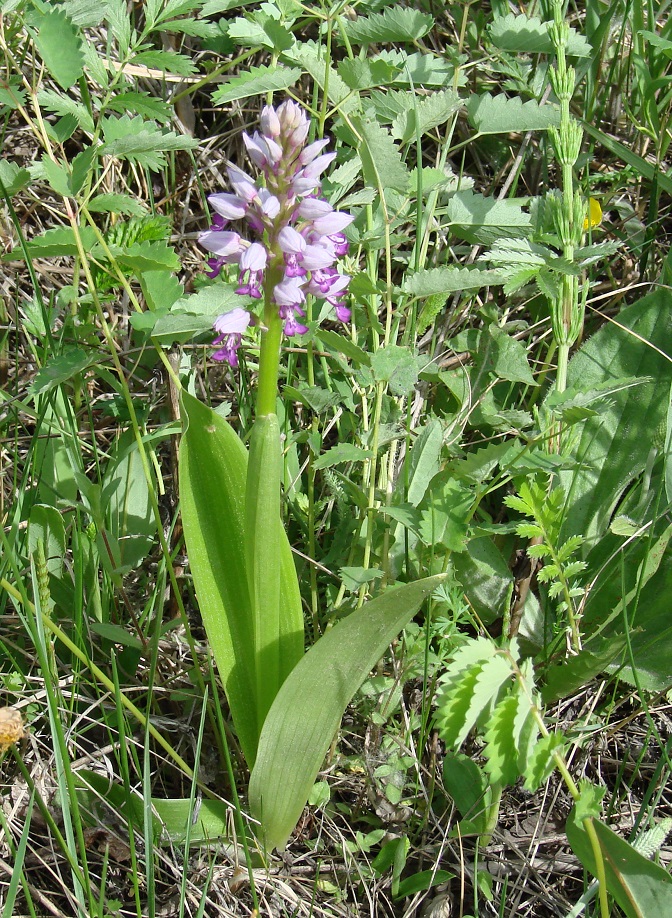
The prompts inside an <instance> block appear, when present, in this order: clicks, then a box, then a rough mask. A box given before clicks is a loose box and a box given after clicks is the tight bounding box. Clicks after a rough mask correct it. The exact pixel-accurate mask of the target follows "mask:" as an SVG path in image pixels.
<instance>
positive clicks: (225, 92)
mask: <svg viewBox="0 0 672 918" xmlns="http://www.w3.org/2000/svg"><path fill="white" fill-rule="evenodd" d="M300 76H301V70H300V69H299V68H298V67H280V66H277V65H276V66H274V67H252V68H251V69H250V70H248V71H245V72H244V73H242V74H240V75H239V76H236V77H233V79H231V80H230V81H229V82H228V83H227V84H226V85H225V86H223V87H222V88H221V89H218V90H217V91H216V92H214V93H213V95H212V101H213V102H214V103H215V105H224V104H226V103H229V102H235V101H237V100H238V99H249V98H250V96H259V95H262V94H264V93H267V92H281V91H284V90H286V89H289V87H290V86H294V85H295V83H296V81H297V80H298V79H299V77H300Z"/></svg>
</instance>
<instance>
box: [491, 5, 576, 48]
mask: <svg viewBox="0 0 672 918" xmlns="http://www.w3.org/2000/svg"><path fill="white" fill-rule="evenodd" d="M549 25H550V23H548V22H542V21H541V19H539V18H537V17H536V16H526V15H525V13H507V15H506V16H496V17H495V20H494V22H493V23H492V25H491V26H490V27H489V29H488V31H489V32H490V38H491V39H492V43H493V45H495V47H497V48H501V49H502V50H503V51H517V52H522V53H523V54H554V53H555V48H554V45H553V42H552V40H551V36H550V35H549V33H548V26H549ZM567 54H569V55H571V56H572V57H591V55H592V54H593V48H592V46H591V45H590V43H589V42H588V41H586V39H585V38H584V37H583V35H580V34H579V33H578V32H577V31H576V29H572V28H570V29H569V39H568V43H567Z"/></svg>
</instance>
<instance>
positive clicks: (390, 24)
mask: <svg viewBox="0 0 672 918" xmlns="http://www.w3.org/2000/svg"><path fill="white" fill-rule="evenodd" d="M343 23H344V25H345V32H346V35H347V36H348V39H349V40H350V41H351V42H353V43H354V44H361V45H370V44H374V43H376V44H377V43H380V44H385V43H387V44H395V43H397V42H402V43H403V42H412V41H418V40H419V39H420V38H423V37H424V36H425V35H427V33H428V32H430V31H431V29H432V28H433V26H434V19H433V17H432V16H430V15H428V14H427V13H422V12H421V11H420V10H414V9H410V8H407V7H401V6H389V7H387V8H386V9H385V10H383V12H382V13H372V14H371V15H370V16H361V17H358V18H357V19H354V20H351V19H344V20H343Z"/></svg>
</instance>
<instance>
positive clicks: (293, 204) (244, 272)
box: [198, 100, 353, 367]
mask: <svg viewBox="0 0 672 918" xmlns="http://www.w3.org/2000/svg"><path fill="white" fill-rule="evenodd" d="M309 128H310V123H309V121H308V118H307V117H306V115H305V113H304V112H303V111H302V109H301V108H300V106H298V105H297V104H296V103H294V102H292V101H289V100H288V101H287V102H283V103H282V105H280V106H279V107H278V109H277V111H276V110H275V109H274V108H272V107H271V106H266V107H265V108H264V110H263V111H262V113H261V132H258V131H257V132H255V134H254V135H253V136H252V137H250V136H249V135H247V134H243V140H244V142H245V146H246V148H247V152H248V156H249V158H250V159H251V161H252V162H253V163H254V165H255V166H257V167H258V168H259V170H260V171H261V174H262V181H260V182H255V180H254V179H253V178H252V177H251V176H249V175H248V174H247V173H246V172H243V171H242V170H241V169H238V168H237V167H236V166H233V165H229V166H228V168H227V172H228V175H229V180H230V182H231V187H232V188H233V194H229V193H223V194H213V195H211V196H210V197H209V198H208V200H209V201H210V204H211V206H212V209H213V210H214V211H215V216H214V219H213V224H212V226H211V227H210V229H209V230H208V231H207V232H205V233H201V235H200V236H199V240H198V241H199V243H200V244H201V245H202V246H203V248H205V249H207V251H208V252H210V253H211V254H212V257H211V258H209V259H208V268H209V271H208V275H209V276H210V277H217V275H218V274H219V272H220V271H221V269H222V267H223V266H224V265H226V264H237V265H238V268H239V275H238V284H239V286H238V288H237V290H236V293H240V294H244V295H246V296H251V297H253V298H255V299H261V298H262V297H266V298H267V299H270V302H271V303H273V304H275V306H276V307H277V310H278V315H279V317H280V318H281V319H282V320H283V323H284V324H283V329H284V333H285V334H286V335H288V336H292V335H302V334H305V332H307V331H308V328H307V326H306V325H304V324H303V323H302V321H301V319H303V318H304V317H305V315H306V313H305V309H304V304H305V302H306V295H307V294H311V295H312V296H314V297H317V298H319V299H323V300H326V301H327V302H328V303H330V304H331V305H332V306H333V307H334V310H335V312H336V315H337V316H338V318H339V319H340V320H341V321H342V322H347V321H348V320H349V318H350V310H349V309H348V307H347V306H346V305H345V303H344V302H343V297H344V296H345V293H346V291H347V287H348V282H349V280H350V278H349V277H348V276H347V275H346V274H339V273H338V271H337V270H336V268H335V267H334V265H335V262H336V260H337V258H339V257H340V256H341V255H345V253H346V252H347V250H348V243H347V240H346V238H345V236H344V235H343V230H344V229H345V228H346V226H348V225H349V224H350V223H351V222H352V220H353V217H352V216H351V215H350V214H348V213H343V212H338V211H335V210H334V209H333V208H332V206H331V205H330V204H329V203H328V202H327V201H325V200H324V198H322V197H320V196H319V193H320V176H321V175H322V173H323V172H324V170H325V169H326V168H327V166H328V165H329V163H331V162H332V160H333V159H334V158H335V156H336V154H335V153H323V152H322V151H323V150H324V148H325V146H326V145H327V143H328V142H329V141H328V140H317V141H316V142H315V143H311V144H308V146H306V145H305V141H306V138H307V136H308V131H309ZM243 219H244V220H245V221H246V222H247V224H248V226H249V227H250V229H251V230H252V231H253V232H254V233H255V234H256V235H257V237H258V238H259V239H260V240H261V241H260V242H249V241H248V240H247V239H244V238H242V237H241V236H240V235H239V234H238V233H236V232H232V231H231V230H229V229H228V224H229V222H230V221H235V220H243ZM269 279H270V280H269ZM251 321H252V319H251V316H250V314H249V313H248V312H246V311H245V310H244V309H240V308H238V309H234V310H232V311H231V312H228V313H226V314H225V315H223V316H220V317H219V318H218V319H217V320H216V322H215V331H216V332H217V338H216V339H215V342H214V343H215V345H218V346H219V345H221V347H220V349H219V350H218V351H217V352H216V353H215V354H214V355H213V357H214V358H215V359H216V360H226V361H227V362H228V363H229V364H230V365H231V366H233V367H235V366H237V364H238V358H237V354H236V351H237V349H238V347H239V346H240V342H241V336H242V334H243V332H244V331H245V329H246V328H247V327H248V325H249V324H250V322H251Z"/></svg>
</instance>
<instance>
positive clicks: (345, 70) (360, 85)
mask: <svg viewBox="0 0 672 918" xmlns="http://www.w3.org/2000/svg"><path fill="white" fill-rule="evenodd" d="M338 73H339V76H340V77H341V78H342V79H343V81H344V82H345V83H346V84H347V85H348V86H349V87H350V89H354V90H356V91H357V92H362V91H363V90H366V89H371V88H372V87H374V86H388V85H389V84H390V83H391V82H392V80H393V79H394V77H395V75H396V73H397V68H396V67H393V66H392V65H391V64H389V63H388V62H387V61H382V60H378V61H370V60H366V59H364V58H359V57H355V58H345V59H344V60H342V61H339V64H338ZM381 95H382V94H381Z"/></svg>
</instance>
